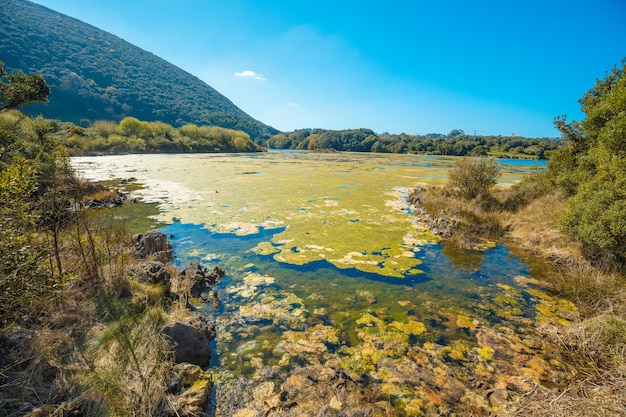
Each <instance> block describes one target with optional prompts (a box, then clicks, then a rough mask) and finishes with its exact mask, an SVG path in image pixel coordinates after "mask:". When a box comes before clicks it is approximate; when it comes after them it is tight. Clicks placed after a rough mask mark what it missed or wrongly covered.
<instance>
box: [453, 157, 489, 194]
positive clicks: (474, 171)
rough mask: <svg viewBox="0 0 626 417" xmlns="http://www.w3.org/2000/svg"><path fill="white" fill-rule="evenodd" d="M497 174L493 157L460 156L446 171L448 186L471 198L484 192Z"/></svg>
mask: <svg viewBox="0 0 626 417" xmlns="http://www.w3.org/2000/svg"><path fill="white" fill-rule="evenodd" d="M498 176H499V174H498V169H497V167H496V163H495V161H494V160H493V158H461V159H459V160H457V161H456V162H455V163H454V166H453V167H452V169H451V170H450V172H449V173H448V187H449V188H451V189H452V190H455V191H456V192H458V193H459V195H460V196H461V197H463V198H465V199H466V200H471V199H473V198H476V197H478V196H480V195H483V194H486V193H487V192H488V191H489V189H490V188H491V187H493V186H494V185H496V179H497V178H498Z"/></svg>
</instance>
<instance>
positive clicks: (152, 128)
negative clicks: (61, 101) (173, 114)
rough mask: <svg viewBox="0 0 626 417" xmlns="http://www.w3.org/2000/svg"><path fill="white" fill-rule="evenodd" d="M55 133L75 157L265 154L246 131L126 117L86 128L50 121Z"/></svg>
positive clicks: (96, 122) (103, 121) (97, 123)
mask: <svg viewBox="0 0 626 417" xmlns="http://www.w3.org/2000/svg"><path fill="white" fill-rule="evenodd" d="M48 123H49V125H50V129H51V131H52V133H53V134H54V135H55V136H57V137H58V138H59V139H60V141H61V143H62V144H64V145H65V147H66V148H67V150H68V152H69V154H70V155H72V156H79V155H98V154H121V153H164V152H180V153H187V152H261V151H263V150H264V149H263V148H262V147H260V146H259V145H257V144H255V143H254V142H252V140H250V136H249V135H248V134H247V133H245V132H242V131H239V130H233V129H225V128H222V127H217V126H197V125H195V124H186V125H184V126H181V127H179V128H175V127H173V126H171V125H169V124H167V123H163V122H145V121H141V120H138V119H136V118H134V117H126V118H124V119H122V121H120V122H119V123H116V122H113V121H105V120H97V121H95V122H94V123H92V124H91V126H89V127H86V128H83V127H81V126H77V125H74V124H72V123H63V122H57V121H48Z"/></svg>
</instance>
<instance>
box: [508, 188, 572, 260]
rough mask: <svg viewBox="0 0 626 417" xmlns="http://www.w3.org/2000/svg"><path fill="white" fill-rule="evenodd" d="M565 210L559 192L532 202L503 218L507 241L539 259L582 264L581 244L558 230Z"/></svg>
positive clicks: (562, 198) (562, 196) (563, 197)
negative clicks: (511, 241)
mask: <svg viewBox="0 0 626 417" xmlns="http://www.w3.org/2000/svg"><path fill="white" fill-rule="evenodd" d="M565 210H566V207H565V196H564V195H563V194H562V193H561V192H559V191H554V192H553V193H550V194H548V195H545V196H542V197H539V198H537V199H535V200H532V201H531V202H530V203H529V204H528V205H526V206H523V207H522V208H521V209H520V210H519V211H517V212H514V213H508V214H507V215H505V217H504V227H505V228H506V229H507V231H508V232H507V237H508V238H510V239H512V240H514V241H516V242H517V243H518V244H519V245H520V247H521V248H522V249H524V250H527V251H529V252H531V253H534V254H536V255H538V256H542V257H545V258H547V259H552V260H554V261H557V262H565V263H568V262H569V263H571V262H575V263H578V262H581V261H582V259H583V256H582V247H581V245H580V243H578V242H576V241H575V240H574V239H572V238H570V237H569V236H566V235H564V234H563V233H561V232H560V231H559V229H558V222H559V219H560V218H561V216H562V215H563V213H565Z"/></svg>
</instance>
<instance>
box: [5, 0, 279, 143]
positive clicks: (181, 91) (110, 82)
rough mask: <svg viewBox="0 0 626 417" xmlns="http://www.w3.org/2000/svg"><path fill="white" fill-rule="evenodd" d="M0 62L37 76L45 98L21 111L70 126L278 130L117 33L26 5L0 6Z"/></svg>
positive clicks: (12, 0)
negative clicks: (124, 122)
mask: <svg viewBox="0 0 626 417" xmlns="http://www.w3.org/2000/svg"><path fill="white" fill-rule="evenodd" d="M0 60H2V61H4V63H5V65H6V68H7V69H13V70H18V69H20V70H23V71H25V72H27V73H41V74H43V76H44V78H45V81H46V83H47V84H48V85H50V88H51V94H50V97H49V101H48V102H47V103H43V104H36V105H31V106H27V107H25V108H24V110H25V111H26V112H27V113H30V114H39V113H41V114H43V115H44V116H45V117H48V118H56V119H60V120H65V121H71V122H74V123H82V124H86V123H89V122H93V121H95V120H100V119H104V120H114V121H119V120H121V119H122V118H124V117H125V116H133V117H137V118H138V119H141V120H146V121H156V120H159V121H162V122H165V123H169V124H171V125H174V126H182V125H185V124H188V123H195V124H198V125H216V126H221V127H226V128H230V129H237V130H243V131H245V132H246V133H248V134H249V135H250V136H251V138H253V139H263V138H269V137H270V136H271V135H272V134H276V133H278V131H277V130H276V129H274V128H272V127H270V126H267V125H265V124H263V123H261V122H259V121H258V120H255V119H253V118H252V117H251V116H249V115H248V114H246V113H245V112H243V111H242V110H241V109H239V108H238V107H237V106H235V105H234V104H233V103H232V102H231V101H230V100H229V99H227V98H226V97H224V96H223V95H221V94H220V93H219V92H217V91H216V90H215V89H213V88H212V87H211V86H209V85H207V84H206V83H204V82H203V81H201V80H200V79H198V78H197V77H195V76H193V75H191V74H189V73H187V72H185V71H183V70H182V69H180V68H178V67H176V66H175V65H173V64H171V63H169V62H167V61H165V60H163V59H161V58H159V57H157V56H155V55H154V54H152V53H150V52H147V51H144V50H142V49H141V48H138V47H136V46H134V45H132V44H130V43H128V42H126V41H124V40H123V39H120V38H119V37H117V36H114V35H112V34H110V33H107V32H105V31H102V30H100V29H97V28H95V27H93V26H91V25H88V24H86V23H83V22H81V21H79V20H77V19H74V18H71V17H69V16H66V15H63V14H61V13H57V12H55V11H53V10H50V9H48V8H46V7H43V6H40V5H37V4H34V3H32V2H29V1H26V0H2V1H0Z"/></svg>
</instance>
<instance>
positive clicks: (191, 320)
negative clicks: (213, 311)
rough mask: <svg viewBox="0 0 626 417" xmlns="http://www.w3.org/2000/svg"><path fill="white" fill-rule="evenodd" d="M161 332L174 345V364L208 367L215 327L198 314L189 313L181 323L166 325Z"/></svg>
mask: <svg viewBox="0 0 626 417" xmlns="http://www.w3.org/2000/svg"><path fill="white" fill-rule="evenodd" d="M162 332H163V334H165V335H166V336H168V337H169V338H170V339H171V340H172V342H173V344H174V360H175V362H176V363H181V362H188V363H191V364H194V365H198V366H200V367H202V368H206V367H207V366H209V362H210V360H211V348H210V346H209V343H210V342H211V340H213V339H214V338H215V326H213V325H212V324H211V323H209V322H208V321H207V320H206V318H205V317H204V316H202V315H201V314H200V313H197V312H194V313H190V315H189V316H188V317H186V318H184V319H182V320H181V321H177V322H174V323H170V324H168V325H166V326H165V327H164V328H163V330H162Z"/></svg>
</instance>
